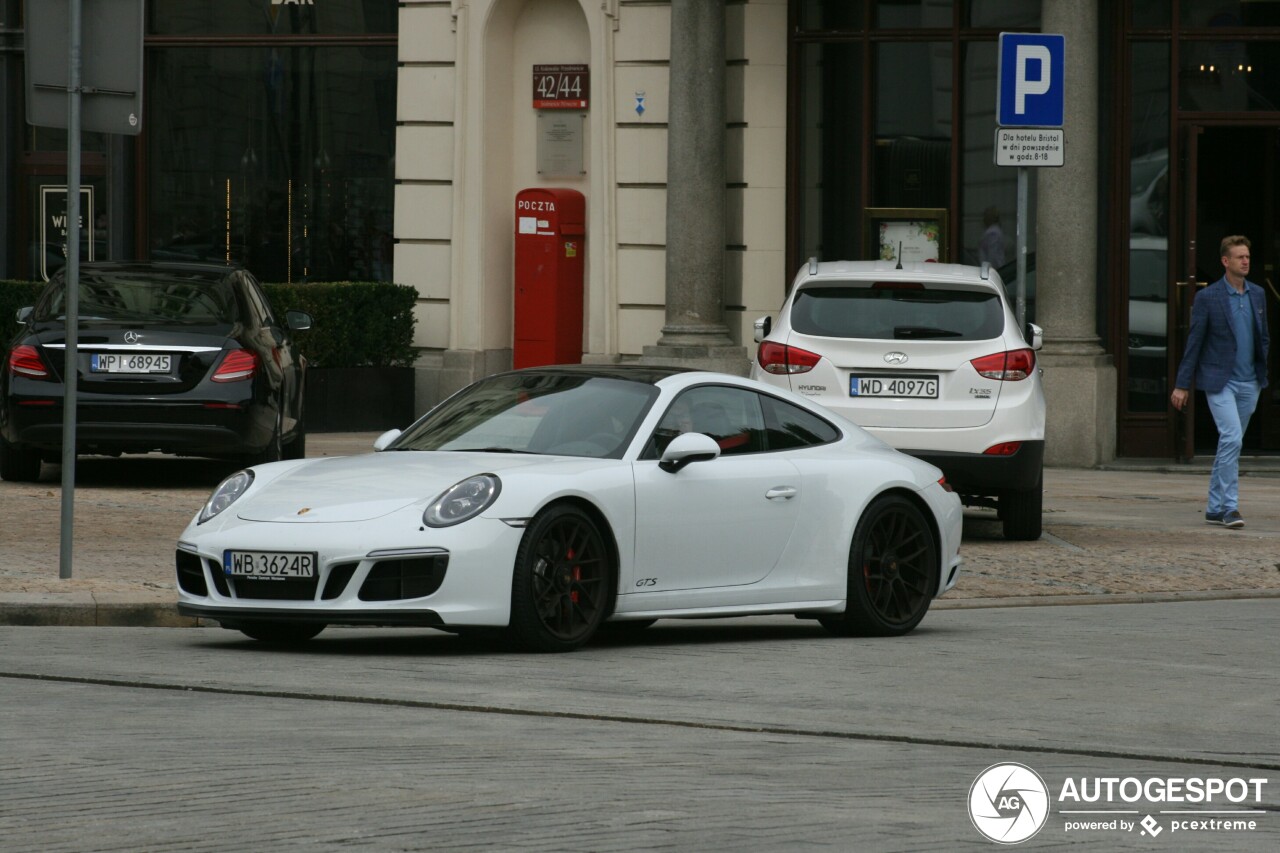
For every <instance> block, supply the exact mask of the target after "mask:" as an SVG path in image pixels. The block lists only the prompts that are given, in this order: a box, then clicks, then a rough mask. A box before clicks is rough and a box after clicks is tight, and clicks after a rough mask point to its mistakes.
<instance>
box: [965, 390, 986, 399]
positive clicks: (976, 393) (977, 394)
mask: <svg viewBox="0 0 1280 853" xmlns="http://www.w3.org/2000/svg"><path fill="white" fill-rule="evenodd" d="M969 393H970V394H972V395H973V399H975V400H990V399H991V389H990V388H970V389H969Z"/></svg>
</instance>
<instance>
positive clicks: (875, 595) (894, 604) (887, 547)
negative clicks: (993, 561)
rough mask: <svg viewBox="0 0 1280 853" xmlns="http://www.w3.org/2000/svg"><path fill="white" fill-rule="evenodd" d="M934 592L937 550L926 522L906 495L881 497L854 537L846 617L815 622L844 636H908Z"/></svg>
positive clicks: (863, 519) (850, 555)
mask: <svg viewBox="0 0 1280 853" xmlns="http://www.w3.org/2000/svg"><path fill="white" fill-rule="evenodd" d="M937 589H938V545H937V541H936V539H935V537H934V535H933V530H932V528H931V527H930V526H929V522H928V521H927V520H926V519H925V517H924V514H923V513H922V512H921V511H920V509H919V507H917V506H916V504H914V503H913V502H912V501H911V500H909V499H908V498H906V497H905V496H903V495H898V494H887V495H881V496H880V497H878V498H876V499H875V500H874V501H873V502H872V503H871V505H870V506H869V507H867V511H866V512H865V513H863V516H862V518H861V519H860V520H859V522H858V527H857V530H856V531H855V533H854V536H853V546H852V547H851V548H850V549H849V591H848V600H847V603H846V606H845V612H844V613H843V614H840V615H839V616H823V617H821V618H820V620H819V621H821V622H822V624H823V625H824V626H825V627H826V628H827V629H829V630H831V631H833V632H835V633H837V634H843V635H856V636H877V637H888V636H897V635H901V634H906V633H907V632H909V631H911V630H912V629H913V628H915V627H916V626H917V625H919V624H920V620H921V619H923V618H924V615H925V613H926V612H928V610H929V604H930V603H931V602H932V601H933V597H934V595H935V594H936V592H937Z"/></svg>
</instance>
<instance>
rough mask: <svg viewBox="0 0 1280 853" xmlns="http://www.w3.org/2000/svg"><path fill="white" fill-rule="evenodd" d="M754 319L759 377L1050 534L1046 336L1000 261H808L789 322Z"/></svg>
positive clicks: (967, 496) (1017, 527)
mask: <svg viewBox="0 0 1280 853" xmlns="http://www.w3.org/2000/svg"><path fill="white" fill-rule="evenodd" d="M755 325H756V340H757V341H758V342H759V343H760V348H759V350H758V351H757V353H756V363H755V364H754V365H753V366H752V371H751V375H752V377H753V378H755V379H759V380H761V381H763V382H767V383H769V384H771V385H775V386H777V387H779V388H786V389H788V390H790V391H792V392H794V393H796V394H800V395H801V396H804V397H808V398H810V399H812V400H815V401H817V402H819V403H821V404H822V405H824V406H826V407H827V408H829V409H831V410H832V411H835V412H837V413H839V414H841V415H844V416H845V417H846V418H848V419H849V420H851V421H853V422H854V423H856V424H858V425H859V426H861V427H863V428H865V429H866V430H867V431H868V432H870V433H872V434H873V435H876V436H878V437H879V438H880V439H882V440H883V441H885V442H886V443H888V444H890V445H892V446H893V447H895V448H897V449H898V450H901V451H903V452H904V453H909V454H911V455H912V456H917V457H919V458H921V459H924V460H926V461H928V462H931V463H933V464H934V465H936V466H937V467H939V468H941V469H942V472H943V473H944V474H945V475H946V477H947V482H948V483H949V484H950V485H951V487H952V488H953V489H954V490H955V491H956V492H957V493H958V494H960V496H961V498H962V500H963V501H964V502H965V504H967V505H969V506H986V507H993V508H995V509H996V510H997V511H998V512H999V515H1000V519H1001V521H1002V522H1003V525H1004V535H1005V537H1006V538H1008V539H1038V538H1040V524H1041V522H1040V515H1041V504H1042V496H1043V491H1042V486H1043V467H1044V418H1045V406H1044V390H1043V388H1042V387H1041V383H1040V372H1041V371H1040V369H1038V368H1037V367H1036V353H1035V351H1036V350H1038V349H1039V348H1040V345H1041V338H1042V336H1041V332H1040V329H1039V328H1038V327H1036V326H1035V325H1033V324H1030V323H1028V324H1027V329H1026V335H1025V336H1024V335H1023V333H1022V331H1021V330H1019V329H1018V324H1017V321H1016V320H1015V319H1014V315H1013V312H1012V311H1011V310H1010V307H1009V300H1008V298H1007V294H1006V293H1005V287H1004V284H1003V283H1002V282H1001V280H1000V275H999V273H997V272H996V271H995V270H993V269H990V268H989V267H988V266H987V265H986V264H984V265H983V266H982V267H981V268H979V267H972V266H961V265H959V264H936V263H912V264H906V265H904V266H895V265H894V264H893V263H892V262H885V261H832V262H826V263H819V262H818V261H817V259H811V260H810V261H809V263H808V264H807V265H806V266H805V267H802V268H801V270H800V272H799V273H797V274H796V277H795V281H794V282H793V284H792V287H791V293H790V295H789V296H788V297H787V299H786V301H785V302H784V303H783V304H782V310H781V312H780V313H779V315H778V321H777V322H776V323H773V322H771V320H770V318H769V317H761V318H760V319H759V320H757V321H756V324H755ZM1028 341H1030V343H1028Z"/></svg>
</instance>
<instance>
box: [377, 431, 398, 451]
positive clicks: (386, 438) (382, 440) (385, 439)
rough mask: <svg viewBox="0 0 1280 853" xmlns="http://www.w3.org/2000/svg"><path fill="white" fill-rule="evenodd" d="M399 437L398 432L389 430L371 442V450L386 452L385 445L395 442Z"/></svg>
mask: <svg viewBox="0 0 1280 853" xmlns="http://www.w3.org/2000/svg"><path fill="white" fill-rule="evenodd" d="M399 437H400V430H398V429H389V430H387V431H386V432H384V433H383V434H382V435H380V436H378V437H377V438H376V439H374V440H373V449H374V450H375V451H378V450H386V449H387V445H388V444H390V443H391V442H393V441H395V440H396V439H397V438H399Z"/></svg>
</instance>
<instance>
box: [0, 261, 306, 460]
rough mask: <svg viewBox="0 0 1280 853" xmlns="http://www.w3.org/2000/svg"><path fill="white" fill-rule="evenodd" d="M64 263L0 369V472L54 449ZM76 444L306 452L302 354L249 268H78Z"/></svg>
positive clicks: (296, 314)
mask: <svg viewBox="0 0 1280 853" xmlns="http://www.w3.org/2000/svg"><path fill="white" fill-rule="evenodd" d="M64 276H65V270H63V271H62V272H59V273H58V274H57V275H55V276H54V277H53V279H52V280H50V282H49V284H48V286H47V287H46V288H45V289H44V291H43V292H42V293H41V294H40V298H39V300H38V301H37V302H36V304H35V306H34V308H23V309H21V310H20V311H18V320H19V322H20V323H21V324H22V328H21V329H20V331H19V333H18V335H17V337H15V338H14V340H13V341H12V342H11V343H10V345H9V348H8V354H7V364H6V366H5V370H4V372H3V374H2V375H0V392H2V393H0V477H3V478H4V479H5V480H14V481H27V482H31V481H35V480H37V479H39V476H40V463H41V461H42V460H44V461H50V462H56V461H58V459H59V458H60V455H61V448H62V434H63V400H64V394H65V392H64V385H63V375H64V371H65V367H66V315H65V311H66V307H65V306H66V281H65V278H64ZM79 279H80V285H79V289H78V292H79V301H78V306H77V316H78V317H79V324H78V326H79V332H78V335H77V337H78V341H77V344H78V346H77V353H76V362H77V365H78V374H77V379H76V382H77V388H78V394H77V398H76V400H77V402H76V452H77V453H94V454H109V455H117V454H120V453H148V452H153V451H158V452H163V453H173V454H180V455H189V456H212V457H227V458H236V459H240V460H243V461H245V462H249V463H257V462H270V461H275V460H277V459H282V458H284V459H296V458H301V457H303V456H304V455H305V452H306V429H305V426H304V421H303V411H302V406H303V404H302V394H303V384H304V378H305V371H306V359H305V358H303V357H302V356H301V355H300V354H299V353H298V351H297V348H296V347H295V345H294V341H293V336H292V332H294V331H299V330H303V329H308V328H310V326H311V317H310V315H308V314H305V313H303V312H301V311H289V312H287V313H286V315H285V317H284V323H283V324H281V323H279V322H277V318H276V317H274V316H273V315H272V313H271V308H270V306H269V305H268V303H267V300H266V297H265V296H264V295H263V293H262V288H261V287H260V286H259V285H258V282H257V281H256V280H255V279H254V277H253V276H252V275H250V274H249V273H248V272H247V271H246V270H244V269H241V268H239V267H236V266H220V265H213V264H179V263H141V262H112V263H90V264H84V265H83V266H81V267H80V276H79Z"/></svg>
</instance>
